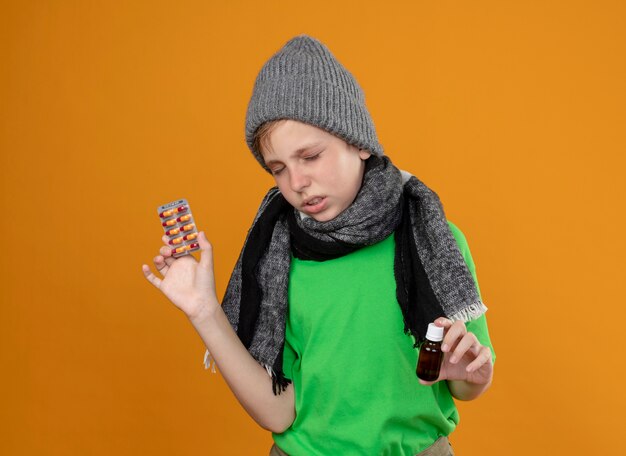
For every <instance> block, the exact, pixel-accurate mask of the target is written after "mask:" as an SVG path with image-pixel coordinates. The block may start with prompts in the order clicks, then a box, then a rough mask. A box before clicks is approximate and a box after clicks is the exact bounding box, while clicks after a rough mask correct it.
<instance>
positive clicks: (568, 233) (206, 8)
mask: <svg viewBox="0 0 626 456" xmlns="http://www.w3.org/2000/svg"><path fill="white" fill-rule="evenodd" d="M258 5H259V3H258V2H252V1H248V2H241V1H240V2H234V1H233V2H225V1H224V2H212V3H211V2H206V1H195V2H191V1H183V2H171V1H150V2H147V1H145V2H139V1H134V2H126V1H117V2H113V1H108V2H83V1H56V2H51V1H14V2H9V1H2V2H1V5H0V150H1V154H0V188H1V200H0V201H1V204H2V213H3V214H4V220H3V222H4V223H2V224H1V225H0V230H1V235H2V239H3V241H4V242H3V248H4V252H3V254H2V255H0V280H1V281H2V283H1V284H0V285H1V286H0V299H1V308H0V311H1V313H0V315H1V316H0V366H1V369H2V374H1V375H0V391H1V393H0V394H1V400H0V402H1V403H2V405H1V406H0V453H1V454H10V455H35V454H37V455H43V454H46V455H48V454H50V455H57V454H58V455H83V454H90V455H111V454H116V455H135V454H151V455H173V454H176V455H192V454H193V455H197V454H233V455H234V454H266V453H267V449H268V448H269V446H270V442H271V437H270V435H269V433H267V432H266V431H263V430H262V429H260V428H259V427H258V426H257V425H256V424H255V423H254V422H253V421H252V420H251V419H250V418H249V417H248V416H247V415H246V414H245V412H244V411H243V409H242V408H241V407H240V406H239V405H238V403H237V402H236V400H235V399H234V397H233V396H232V394H231V393H230V391H229V390H228V388H227V387H226V386H225V383H224V381H223V379H222V378H221V376H220V375H219V374H218V375H213V374H210V373H209V372H208V371H205V370H204V369H203V366H202V356H203V354H204V347H203V345H202V341H201V340H200V338H199V337H198V336H197V334H196V333H195V331H194V330H193V328H192V326H191V325H190V324H189V323H188V321H187V320H186V318H185V317H184V315H183V314H182V313H181V312H180V311H178V310H177V309H176V308H175V307H174V306H173V305H172V304H171V303H170V302H169V301H167V299H166V298H164V297H163V296H162V295H161V294H160V293H159V292H158V291H157V290H156V289H154V288H153V287H152V286H151V285H150V284H148V282H146V281H145V279H144V278H143V275H142V272H141V264H142V263H144V262H149V261H150V260H151V258H152V257H153V256H154V255H155V254H156V252H157V250H158V248H159V247H160V237H161V234H162V231H161V228H160V226H159V224H158V221H157V218H156V207H157V206H158V205H159V204H162V203H163V202H166V201H170V200H173V199H175V198H180V197H185V198H188V199H189V201H190V203H191V205H192V208H193V210H194V215H195V217H196V219H197V222H198V224H199V225H200V227H201V228H202V229H204V230H205V231H206V232H207V234H208V236H209V239H210V240H211V241H212V243H213V244H214V250H215V261H216V278H217V283H218V293H219V295H220V297H221V296H222V293H223V291H224V288H225V286H226V281H227V279H228V276H229V273H230V269H231V268H232V266H233V264H234V262H235V259H236V257H237V254H238V253H239V248H240V245H241V242H242V241H243V238H244V236H245V233H246V231H247V228H248V225H249V223H250V222H251V220H252V217H253V216H254V213H255V211H256V208H257V206H258V204H259V202H260V198H261V197H262V196H263V195H264V193H265V191H266V189H267V188H268V187H269V186H270V185H271V184H272V181H271V179H270V177H269V176H268V175H266V174H265V173H264V172H263V171H262V170H261V168H260V167H259V166H258V164H257V163H256V162H255V161H254V160H253V158H252V156H251V154H250V153H249V151H248V150H247V148H246V145H245V142H244V138H243V125H244V118H245V109H246V105H247V102H248V98H249V96H250V94H251V90H252V85H253V83H254V78H255V76H256V74H257V72H258V70H259V69H260V67H261V65H262V64H263V62H264V61H265V60H266V59H267V58H269V56H270V55H271V54H272V53H273V52H275V51H276V50H278V49H279V48H280V47H281V46H282V45H283V44H284V43H285V42H286V41H287V40H288V39H289V38H291V37H292V36H294V35H296V34H299V33H308V34H311V35H313V36H316V37H317V38H319V39H320V40H322V41H323V42H324V43H326V44H327V45H328V46H329V47H330V49H331V50H332V51H333V53H334V54H335V55H336V56H337V57H338V58H339V60H340V61H341V62H342V63H344V64H345V65H346V66H347V67H348V68H349V69H350V70H351V71H352V72H353V74H354V75H355V76H356V77H357V79H358V80H359V82H360V83H361V85H362V87H363V88H364V90H365V93H366V96H367V104H368V107H369V109H370V112H371V113H372V116H373V119H374V121H375V123H376V126H377V130H378V135H379V138H380V141H381V143H382V144H383V146H384V147H385V150H386V152H387V154H388V155H389V156H391V157H392V159H393V160H394V162H395V163H396V164H397V165H399V166H400V167H402V168H404V169H407V170H409V171H411V172H413V173H414V174H416V175H417V176H418V177H420V179H422V180H423V181H424V182H425V183H426V184H427V185H429V186H430V187H431V188H433V189H434V190H435V191H437V192H438V194H439V196H440V197H441V199H442V201H443V204H444V208H445V210H446V214H447V216H448V218H449V219H450V220H452V221H453V222H454V223H455V224H457V225H458V226H459V227H460V228H461V229H462V230H463V231H464V233H465V234H466V236H467V239H468V241H469V244H470V247H471V250H472V253H473V255H474V259H475V262H476V265H477V273H478V278H479V281H480V286H481V291H482V293H483V297H484V300H485V302H486V304H487V306H488V307H489V308H490V310H489V312H488V318H489V323H490V330H491V336H492V339H493V343H494V347H495V349H496V352H497V355H498V360H497V362H496V366H495V367H496V368H495V383H494V385H493V387H492V388H491V390H490V391H489V392H488V393H487V394H486V395H485V396H484V397H482V398H480V399H478V400H476V401H473V402H468V403H461V404H460V405H459V407H460V409H461V425H460V426H459V428H458V429H457V431H455V432H454V434H453V435H452V442H453V444H454V445H455V448H456V450H457V453H458V454H460V455H476V454H480V455H502V454H507V455H528V454H533V455H553V454H605V453H606V454H608V452H609V450H610V449H613V448H614V446H615V445H616V444H617V443H616V442H615V441H614V439H612V438H609V439H607V438H605V437H604V436H605V435H606V434H608V435H612V434H614V431H615V429H620V428H621V429H624V427H625V425H626V423H625V420H624V418H623V410H624V409H625V408H626V399H625V397H626V396H625V395H624V394H623V392H622V386H621V382H622V378H623V377H624V374H625V367H624V365H625V363H624V357H623V354H622V350H621V348H620V347H621V345H622V340H621V336H619V333H620V331H621V330H622V329H621V326H622V324H621V323H622V319H621V315H622V314H623V312H622V307H623V305H624V293H623V291H622V287H621V285H622V283H623V278H622V272H623V270H624V267H623V262H622V259H623V257H624V254H625V253H626V252H625V248H624V242H623V237H622V236H621V233H620V232H619V227H620V225H621V223H622V220H623V218H624V216H623V214H622V213H621V210H620V209H619V208H620V207H622V208H623V207H624V203H623V200H624V195H625V191H624V190H625V188H624V186H625V184H624V178H623V171H624V159H623V153H624V147H625V146H626V140H625V135H624V126H625V125H626V108H625V106H626V96H625V95H626V91H625V87H624V81H625V80H626V60H625V59H624V55H626V36H625V35H626V33H625V31H624V30H625V29H624V27H623V24H624V20H625V19H626V17H625V16H626V14H625V13H626V11H625V7H624V4H623V3H622V2H618V1H614V2H610V1H596V2H582V1H560V2H559V1H553V2H545V1H519V2H510V1H504V2H503V1H475V2H465V1H457V2H430V1H428V2H427V1H415V2H406V3H403V4H402V6H400V4H399V3H397V2H388V3H386V4H383V3H382V2H365V3H364V2H362V1H358V2H357V1H354V2H334V1H333V2H327V1H318V2H315V4H310V5H308V6H302V5H301V4H300V3H297V2H292V1H281V2H271V4H270V3H267V2H265V3H264V5H263V6H258ZM605 421H606V423H605Z"/></svg>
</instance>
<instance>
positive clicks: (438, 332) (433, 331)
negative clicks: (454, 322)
mask: <svg viewBox="0 0 626 456" xmlns="http://www.w3.org/2000/svg"><path fill="white" fill-rule="evenodd" d="M426 339H428V340H432V341H433V342H441V341H442V340H443V328H442V327H441V326H437V325H435V324H434V323H428V331H427V332H426Z"/></svg>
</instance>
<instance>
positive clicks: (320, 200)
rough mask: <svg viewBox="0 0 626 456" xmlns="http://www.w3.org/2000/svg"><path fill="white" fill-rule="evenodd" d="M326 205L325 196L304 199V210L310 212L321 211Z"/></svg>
mask: <svg viewBox="0 0 626 456" xmlns="http://www.w3.org/2000/svg"><path fill="white" fill-rule="evenodd" d="M325 206H326V197H325V196H315V197H313V198H309V199H307V200H305V201H304V204H303V205H302V210H303V211H304V212H307V213H309V214H316V213H318V212H320V211H321V210H322V209H324V207H325Z"/></svg>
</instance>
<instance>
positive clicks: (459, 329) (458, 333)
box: [441, 320, 467, 352]
mask: <svg viewBox="0 0 626 456" xmlns="http://www.w3.org/2000/svg"><path fill="white" fill-rule="evenodd" d="M465 333H467V328H466V327H465V323H463V322H462V321H460V320H459V321H455V322H454V323H453V324H452V326H451V327H450V328H448V330H447V332H446V334H445V335H444V336H443V341H442V342H441V351H443V352H447V351H450V350H452V347H453V346H454V345H456V344H457V342H458V339H460V338H461V337H463V336H464V335H465Z"/></svg>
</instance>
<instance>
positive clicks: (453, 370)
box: [418, 317, 493, 385]
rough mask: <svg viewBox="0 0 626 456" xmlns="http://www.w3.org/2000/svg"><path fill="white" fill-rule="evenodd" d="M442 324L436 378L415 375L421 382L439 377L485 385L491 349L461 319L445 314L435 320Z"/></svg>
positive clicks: (490, 373) (437, 323) (487, 378)
mask: <svg viewBox="0 0 626 456" xmlns="http://www.w3.org/2000/svg"><path fill="white" fill-rule="evenodd" d="M434 323H435V324H436V325H437V326H441V327H443V328H444V330H443V340H442V341H441V350H442V351H443V352H444V355H443V362H442V363H441V369H440V371H439V378H437V380H435V381H434V382H426V381H424V380H422V379H418V380H419V382H420V383H421V384H422V385H432V384H434V383H436V382H439V381H441V380H462V381H466V382H468V383H474V384H478V385H486V384H487V383H489V382H490V381H491V378H492V376H493V364H492V362H491V350H490V349H489V347H487V346H485V345H481V344H480V342H479V341H478V339H477V338H476V336H475V335H474V333H471V332H469V331H468V330H467V328H466V327H465V323H464V322H462V321H456V322H452V320H450V319H448V318H443V317H442V318H438V319H437V320H435V321H434Z"/></svg>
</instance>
